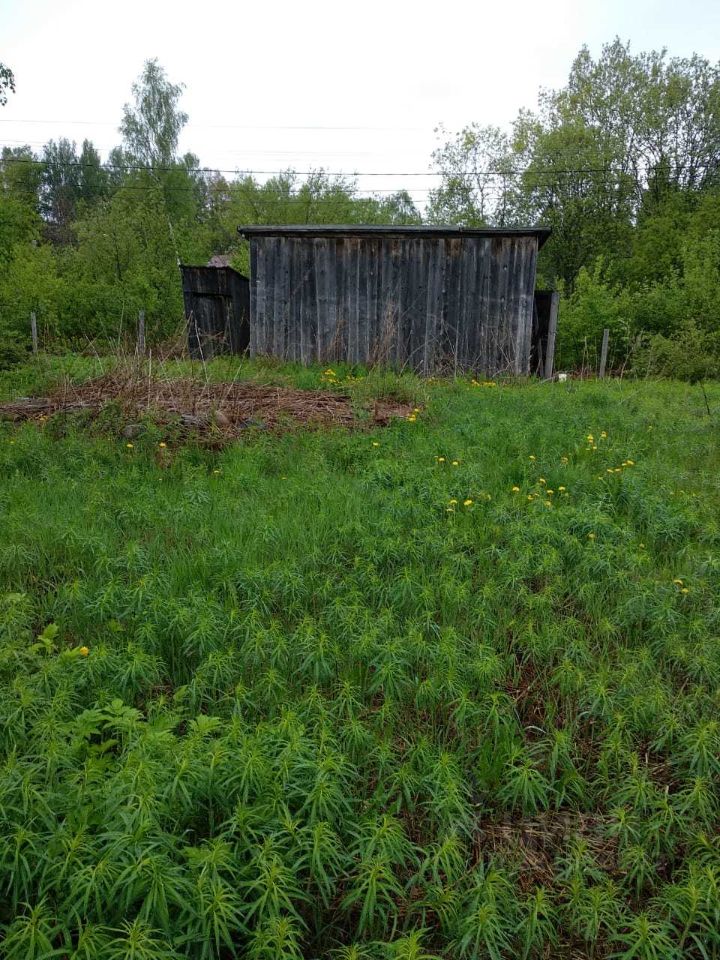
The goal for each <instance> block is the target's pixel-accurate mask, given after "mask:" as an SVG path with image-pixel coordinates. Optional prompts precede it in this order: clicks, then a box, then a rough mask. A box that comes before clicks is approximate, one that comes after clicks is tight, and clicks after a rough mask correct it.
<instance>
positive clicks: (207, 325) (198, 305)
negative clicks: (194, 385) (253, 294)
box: [180, 264, 265, 360]
mask: <svg viewBox="0 0 720 960" xmlns="http://www.w3.org/2000/svg"><path fill="white" fill-rule="evenodd" d="M251 267H252V265H251ZM180 274H181V277H182V288H183V300H184V304H185V319H186V324H187V336H188V349H189V351H190V355H191V356H192V357H195V358H197V359H205V360H209V359H210V358H211V357H214V356H216V355H218V354H223V353H243V352H244V351H245V350H247V348H248V344H249V340H250V327H249V315H250V285H249V280H248V278H247V277H244V276H243V275H242V274H241V273H238V272H237V271H235V270H233V269H232V267H192V266H187V265H185V264H183V265H181V267H180ZM261 312H265V311H261Z"/></svg>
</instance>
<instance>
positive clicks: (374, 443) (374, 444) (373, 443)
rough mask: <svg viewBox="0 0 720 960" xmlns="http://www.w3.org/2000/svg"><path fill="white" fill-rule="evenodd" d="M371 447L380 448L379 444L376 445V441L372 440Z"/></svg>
mask: <svg viewBox="0 0 720 960" xmlns="http://www.w3.org/2000/svg"><path fill="white" fill-rule="evenodd" d="M372 445H373V446H374V447H379V446H380V444H379V443H378V441H377V440H373V442H372Z"/></svg>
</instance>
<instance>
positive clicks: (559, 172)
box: [0, 144, 631, 179]
mask: <svg viewBox="0 0 720 960" xmlns="http://www.w3.org/2000/svg"><path fill="white" fill-rule="evenodd" d="M0 146H8V145H7V144H0ZM0 163H27V164H36V165H40V166H53V165H56V166H67V167H86V168H91V169H97V167H98V165H97V164H94V163H88V162H87V161H81V160H66V161H62V163H60V164H58V163H57V162H56V161H53V160H50V161H46V160H42V159H40V158H39V157H4V158H0ZM100 167H101V168H102V169H104V170H119V171H121V172H127V171H129V170H132V171H135V172H146V173H159V172H165V173H174V172H178V171H184V172H185V173H189V174H192V173H194V174H200V175H203V176H205V175H208V174H224V173H229V174H235V175H237V174H241V175H242V174H245V175H247V176H282V175H286V176H287V175H295V176H302V177H311V176H318V175H323V176H326V177H443V176H446V174H444V173H443V172H442V171H437V170H436V171H422V172H421V171H404V172H398V171H394V170H393V171H381V170H364V171H357V170H356V171H353V172H350V173H349V172H347V171H342V170H340V171H330V170H324V169H322V168H318V169H315V170H292V169H285V170H252V169H242V168H239V167H235V168H221V167H183V166H182V165H181V164H179V163H178V164H175V165H163V164H137V163H101V164H100ZM526 174H536V175H537V174H540V175H542V174H548V175H552V176H581V175H589V174H605V175H611V176H613V177H622V176H631V174H629V173H626V172H623V171H617V172H613V171H612V170H611V169H609V168H608V167H575V168H558V167H527V168H523V169H516V170H513V169H510V170H499V169H497V168H496V169H492V168H487V169H483V170H461V171H458V172H457V173H456V174H454V175H453V176H454V177H457V178H461V177H467V178H471V177H479V176H484V177H500V178H505V179H508V178H510V177H521V176H525V175H526Z"/></svg>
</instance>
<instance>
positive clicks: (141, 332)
mask: <svg viewBox="0 0 720 960" xmlns="http://www.w3.org/2000/svg"><path fill="white" fill-rule="evenodd" d="M137 352H138V353H139V354H140V356H141V357H144V356H145V311H144V310H141V311H140V313H139V314H138V329H137Z"/></svg>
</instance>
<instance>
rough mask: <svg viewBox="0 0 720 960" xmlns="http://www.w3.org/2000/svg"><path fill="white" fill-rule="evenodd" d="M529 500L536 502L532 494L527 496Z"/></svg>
mask: <svg viewBox="0 0 720 960" xmlns="http://www.w3.org/2000/svg"><path fill="white" fill-rule="evenodd" d="M527 498H528V500H534V499H535V497H534V496H533V494H532V493H529V494H528V495H527Z"/></svg>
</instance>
